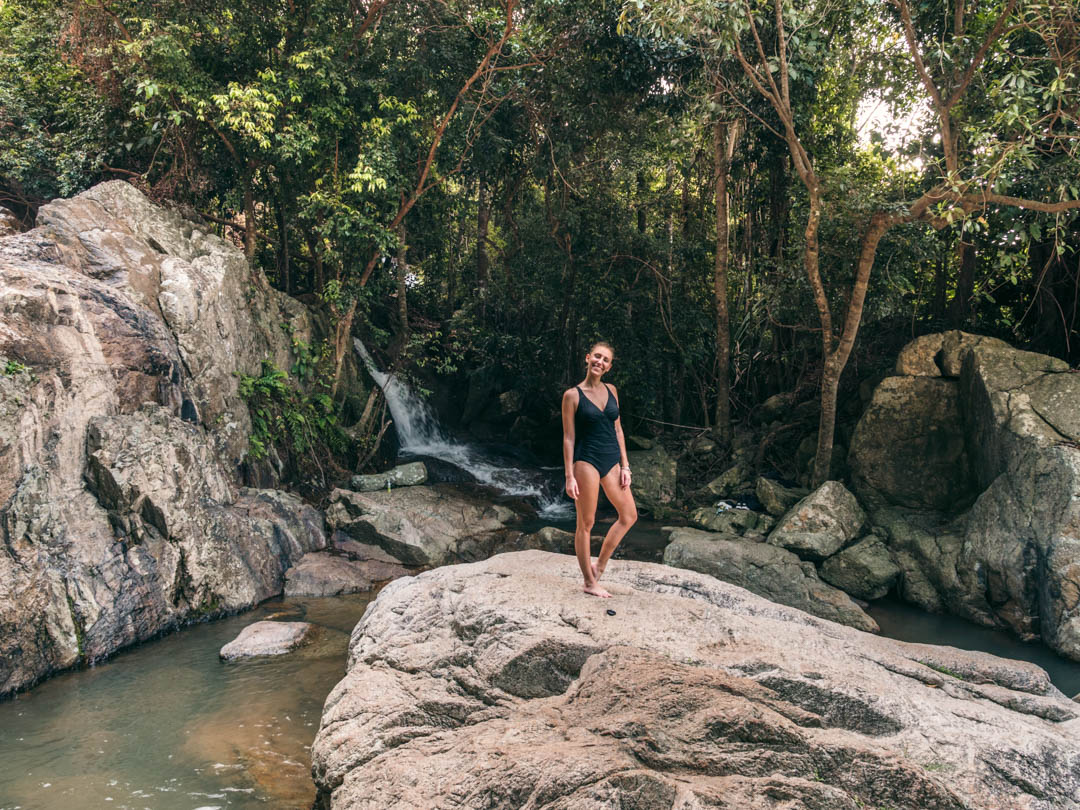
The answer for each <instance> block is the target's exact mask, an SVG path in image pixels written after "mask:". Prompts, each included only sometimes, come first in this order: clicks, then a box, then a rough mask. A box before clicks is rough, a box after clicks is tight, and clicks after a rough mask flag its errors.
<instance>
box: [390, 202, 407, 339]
mask: <svg viewBox="0 0 1080 810" xmlns="http://www.w3.org/2000/svg"><path fill="white" fill-rule="evenodd" d="M397 236H398V250H397V267H395V268H394V269H395V271H396V273H397V296H398V312H397V315H398V328H399V329H400V332H399V338H398V339H399V340H400V345H401V348H400V349H399V352H400V351H401V350H403V349H404V348H405V347H406V346H408V345H409V297H408V291H409V287H408V284H407V283H406V281H407V279H408V275H409V258H408V251H409V248H408V245H406V244H405V220H402V221H401V222H399V223H398V226H397Z"/></svg>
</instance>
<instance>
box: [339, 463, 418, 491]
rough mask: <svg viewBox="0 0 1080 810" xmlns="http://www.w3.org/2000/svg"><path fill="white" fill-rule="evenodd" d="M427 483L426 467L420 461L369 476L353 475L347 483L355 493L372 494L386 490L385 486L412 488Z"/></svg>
mask: <svg viewBox="0 0 1080 810" xmlns="http://www.w3.org/2000/svg"><path fill="white" fill-rule="evenodd" d="M425 483H427V467H425V466H424V462H422V461H411V462H409V463H408V464H399V465H398V466H396V467H394V468H393V469H392V470H387V471H386V472H382V473H373V474H371V475H354V476H353V477H352V479H350V481H349V486H350V487H351V488H352V489H354V490H356V491H357V492H374V491H375V490H379V489H386V488H387V484H389V485H390V488H391V489H392V488H393V487H414V486H418V485H420V484H425Z"/></svg>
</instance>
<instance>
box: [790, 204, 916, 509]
mask: <svg viewBox="0 0 1080 810" xmlns="http://www.w3.org/2000/svg"><path fill="white" fill-rule="evenodd" d="M895 222H896V220H895V219H894V218H892V217H890V216H888V215H886V214H883V213H881V212H878V213H876V214H874V215H873V216H872V217H871V218H870V225H869V226H868V227H867V229H866V232H865V233H864V234H863V238H862V245H861V246H860V249H859V263H858V265H856V268H855V283H854V284H853V285H852V287H851V298H850V299H849V300H848V308H847V313H846V314H845V316H844V327H843V330H842V331H841V333H840V339H839V341H837V343H836V349H835V350H834V351H826V353H825V363H824V365H823V367H822V371H821V415H820V418H819V419H818V444H817V453H816V454H815V455H814V472H813V475H812V476H811V478H812V481H811V485H812V486H813V487H815V488H816V487H819V486H821V485H822V484H824V483H825V482H826V481H828V480H829V473H830V467H831V462H832V449H833V436H834V432H835V430H836V398H837V393H838V392H839V390H840V375H841V374H843V373H844V368H845V367H846V366H847V362H848V358H850V357H851V350H852V348H854V346H855V338H856V336H857V335H858V334H859V324H860V323H862V313H863V305H864V304H865V302H866V290H867V287H868V286H869V282H870V271H871V270H872V269H873V267H874V258H875V257H876V256H877V249H878V244H879V243H880V242H881V237H882V236H884V235H885V232H886V231H887V230H888V229H889V228H890V227H892V225H894V224H895Z"/></svg>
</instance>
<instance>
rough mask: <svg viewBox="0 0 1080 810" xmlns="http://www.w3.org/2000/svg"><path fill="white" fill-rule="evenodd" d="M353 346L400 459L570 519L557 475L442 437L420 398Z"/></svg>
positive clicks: (553, 516) (357, 343) (543, 514)
mask: <svg viewBox="0 0 1080 810" xmlns="http://www.w3.org/2000/svg"><path fill="white" fill-rule="evenodd" d="M353 345H354V346H355V347H356V353H357V354H359V355H360V358H361V359H362V360H363V361H364V365H365V366H366V367H367V370H368V373H369V374H371V377H372V379H373V380H375V382H376V384H377V385H378V386H379V387H380V388H382V390H383V394H384V395H385V396H386V406H387V407H388V408H389V409H390V416H391V418H392V419H393V420H394V429H395V430H396V431H397V435H398V443H399V445H400V447H401V452H402V453H403V454H405V455H414V456H432V457H434V458H437V459H439V460H441V461H446V462H449V463H450V464H453V465H454V466H455V467H459V468H460V469H462V470H465V471H466V472H468V473H469V474H470V475H472V476H473V477H474V478H475V479H476V480H477V481H479V482H480V483H482V484H487V485H488V486H491V487H494V488H495V489H497V490H498V491H499V492H502V493H504V494H506V495H517V496H523V497H528V498H533V499H535V500H536V503H537V508H538V510H539V512H540V515H541V517H545V518H549V519H557V518H563V517H568V516H571V515H573V505H572V503H571V502H569V501H568V499H567V498H565V497H564V496H563V493H562V487H561V481H562V475H561V474H560V475H558V476H557V478H555V477H553V475H552V474H551V471H550V470H548V471H543V470H538V469H525V468H522V467H519V466H516V465H515V463H514V462H513V461H512V460H509V459H506V458H499V457H498V456H497V455H495V454H493V453H490V452H485V451H484V450H483V449H481V448H478V447H474V446H472V445H469V444H465V443H463V442H460V441H457V440H456V439H454V438H452V437H450V436H447V435H446V434H445V433H444V432H443V430H442V427H441V426H440V424H439V420H438V417H436V415H435V413H434V412H433V411H432V410H431V408H429V407H428V404H427V403H426V402H425V401H424V400H423V399H422V398H421V397H419V396H418V395H417V394H416V393H415V392H414V391H413V390H412V389H411V388H409V386H408V385H407V384H406V383H405V382H403V381H402V380H399V379H398V378H397V377H396V376H395V375H393V374H388V373H386V372H385V371H380V370H379V369H378V367H377V366H376V365H375V361H374V359H373V358H372V357H371V354H370V353H369V352H368V350H367V347H366V346H364V344H363V343H362V342H361V341H360V339H359V338H356V339H354V340H353ZM558 469H560V470H561V468H558Z"/></svg>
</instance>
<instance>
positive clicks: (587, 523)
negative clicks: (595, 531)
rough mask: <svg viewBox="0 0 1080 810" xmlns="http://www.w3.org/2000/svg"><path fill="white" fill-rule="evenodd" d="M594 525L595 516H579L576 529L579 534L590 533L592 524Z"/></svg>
mask: <svg viewBox="0 0 1080 810" xmlns="http://www.w3.org/2000/svg"><path fill="white" fill-rule="evenodd" d="M594 523H596V516H595V515H594V516H592V517H582V516H579V517H578V520H577V528H578V531H579V532H591V531H592V527H593V524H594Z"/></svg>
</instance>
